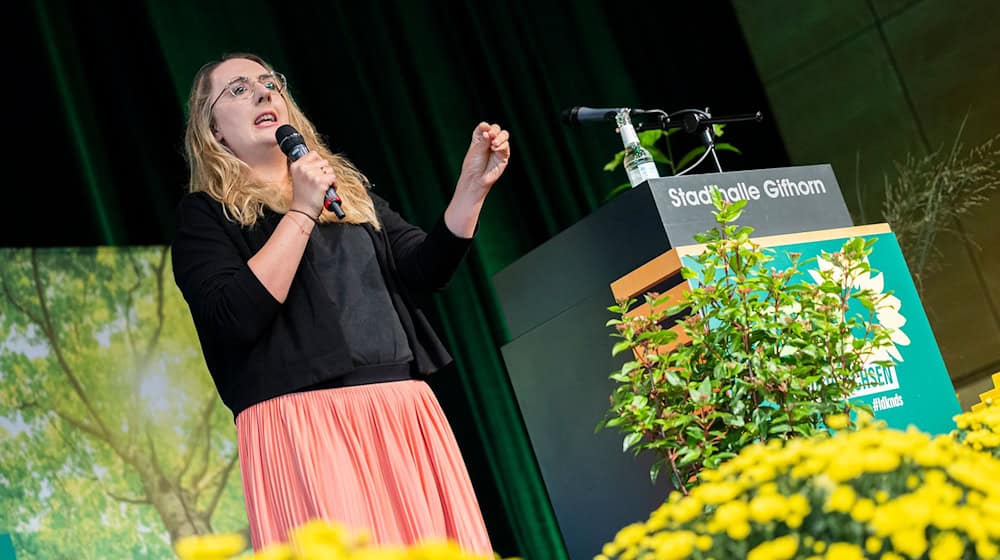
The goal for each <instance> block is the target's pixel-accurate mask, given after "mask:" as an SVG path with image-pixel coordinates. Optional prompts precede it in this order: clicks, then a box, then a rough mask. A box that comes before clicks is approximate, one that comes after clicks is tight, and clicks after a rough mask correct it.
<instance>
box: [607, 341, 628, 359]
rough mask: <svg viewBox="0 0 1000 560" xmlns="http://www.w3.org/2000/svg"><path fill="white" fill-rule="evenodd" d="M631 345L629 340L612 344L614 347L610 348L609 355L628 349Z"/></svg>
mask: <svg viewBox="0 0 1000 560" xmlns="http://www.w3.org/2000/svg"><path fill="white" fill-rule="evenodd" d="M631 346H632V342H631V341H629V340H623V341H621V342H619V343H617V344H615V345H614V347H613V348H612V349H611V355H612V356H617V355H618V354H620V353H622V352H624V351H625V350H628V349H629V348H630V347H631Z"/></svg>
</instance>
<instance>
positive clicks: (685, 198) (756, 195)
mask: <svg viewBox="0 0 1000 560" xmlns="http://www.w3.org/2000/svg"><path fill="white" fill-rule="evenodd" d="M712 191H719V194H721V195H722V199H723V200H725V201H726V202H736V201H737V200H760V199H761V196H762V195H764V196H767V197H768V198H790V197H798V196H815V195H821V194H826V183H824V182H823V180H822V179H810V180H808V181H793V180H791V179H788V178H787V177H782V178H778V179H768V180H766V181H764V185H763V191H762V190H761V187H758V186H757V185H748V184H746V183H744V182H742V181H741V182H738V183H736V184H735V185H732V186H728V187H720V186H719V185H714V184H713V185H705V186H703V187H701V188H700V189H695V190H684V189H681V188H676V187H674V188H671V189H668V190H667V196H668V197H669V198H670V204H672V205H673V206H674V207H675V208H681V207H685V206H711V204H712Z"/></svg>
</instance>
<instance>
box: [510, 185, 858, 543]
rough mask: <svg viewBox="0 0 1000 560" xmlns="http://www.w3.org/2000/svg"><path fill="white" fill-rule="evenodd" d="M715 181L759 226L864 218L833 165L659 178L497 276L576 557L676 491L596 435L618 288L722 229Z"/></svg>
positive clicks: (513, 360) (524, 393)
mask: <svg viewBox="0 0 1000 560" xmlns="http://www.w3.org/2000/svg"><path fill="white" fill-rule="evenodd" d="M712 188H718V189H719V190H720V191H721V192H722V193H723V195H724V196H725V197H727V198H729V199H730V200H736V199H747V200H749V203H748V205H747V207H746V209H745V211H744V213H743V216H742V217H741V219H740V220H739V224H740V225H747V226H751V227H753V228H754V230H755V236H769V235H780V234H791V233H800V232H805V231H813V230H824V229H834V228H843V227H850V226H852V225H853V224H852V222H851V218H850V214H849V213H848V211H847V207H846V205H845V204H844V200H843V197H842V195H841V193H840V188H839V186H838V184H837V180H836V178H835V177H834V174H833V171H832V169H831V168H830V166H829V165H815V166H803V167H788V168H777V169H760V170H753V171H739V172H730V173H713V174H704V175H690V176H681V177H668V178H661V179H653V180H650V181H648V182H646V183H643V184H641V185H639V186H638V187H636V188H634V189H631V190H629V191H627V192H625V193H623V194H621V195H620V196H618V197H617V198H615V199H614V200H612V201H610V202H609V203H607V204H606V205H604V206H602V207H601V208H599V209H597V210H595V211H594V212H593V213H592V214H591V215H590V216H588V217H586V218H584V219H583V220H581V221H580V222H579V223H577V224H574V225H573V226H571V227H569V228H568V229H566V230H565V231H563V232H561V233H559V234H558V235H556V236H555V237H553V238H552V239H550V240H549V241H547V242H545V243H543V244H542V245H540V246H539V247H537V248H535V249H534V250H532V251H531V252H529V253H528V254H526V255H524V256H523V257H522V258H520V259H518V260H517V261H515V262H514V263H512V264H511V265H510V266H508V267H507V268H505V269H503V270H501V271H500V272H498V273H497V274H496V275H495V276H494V278H493V281H494V286H495V288H496V291H497V295H498V297H499V300H500V304H501V308H502V310H503V313H504V316H505V318H506V320H507V327H508V330H509V332H510V335H511V341H510V342H509V343H507V344H505V345H504V346H503V347H502V348H501V352H502V355H503V359H504V362H505V364H506V366H507V371H508V373H509V375H510V380H511V385H512V387H513V389H514V393H515V396H516V397H517V401H518V406H519V407H520V410H521V415H522V418H523V419H524V423H525V426H526V428H527V431H528V436H529V439H530V441H531V445H532V449H533V451H534V453H535V458H536V460H537V462H538V466H539V470H540V471H541V474H542V479H543V481H544V483H545V488H546V490H547V492H548V497H549V500H550V502H551V504H552V507H553V510H554V512H555V516H556V521H557V522H558V524H559V529H560V532H561V533H562V536H563V540H564V542H565V544H566V549H567V551H568V553H569V556H570V558H572V559H573V560H577V559H579V560H583V559H586V560H590V559H591V558H593V556H594V555H595V554H597V553H599V552H600V548H601V546H602V545H603V544H604V543H606V542H609V541H610V540H612V538H613V537H614V535H615V532H617V531H618V529H620V528H622V527H624V526H625V525H627V524H629V523H633V522H636V521H641V520H644V519H646V518H647V517H648V515H649V513H650V512H651V511H652V510H653V509H654V508H656V507H657V506H658V505H659V504H660V503H662V501H663V500H664V499H665V498H666V496H667V495H668V493H669V491H670V487H669V485H668V484H667V481H666V477H661V478H660V480H659V481H658V482H657V484H656V485H655V486H654V485H652V484H651V483H650V481H649V475H648V472H649V467H650V466H651V464H652V459H651V458H648V457H644V456H640V457H634V456H632V455H631V454H624V453H622V436H620V435H619V434H618V433H617V432H616V431H615V430H610V429H609V430H601V431H598V432H596V433H595V427H596V426H597V424H598V422H599V421H600V420H601V419H602V418H603V417H604V414H605V412H606V411H607V409H608V408H609V406H610V403H609V397H610V395H611V392H612V390H613V388H614V382H613V381H611V380H609V379H608V375H610V374H611V372H612V371H614V370H615V369H618V368H619V367H621V364H622V363H623V361H624V359H625V357H624V356H622V355H619V356H618V357H616V358H612V357H611V347H612V345H613V339H611V338H610V337H609V334H610V331H609V329H608V328H607V327H605V326H604V324H605V322H606V321H607V320H608V319H610V318H612V314H611V312H609V311H608V310H607V307H608V306H609V305H612V304H614V298H613V297H612V293H611V290H610V289H609V286H610V284H611V283H612V282H614V281H615V280H617V279H619V278H621V277H623V276H625V275H626V274H628V273H629V272H631V271H632V270H634V269H636V268H638V267H640V266H641V265H643V264H645V263H647V262H648V261H650V260H652V259H654V258H655V257H657V256H659V255H661V254H663V253H664V252H665V251H667V250H669V249H671V248H675V247H679V246H685V245H691V244H692V243H693V242H694V241H693V236H694V234H695V233H698V232H702V231H705V230H707V229H710V228H712V227H715V225H716V224H715V220H714V218H713V216H712V211H713V210H714V208H713V207H712V205H711V201H710V199H709V191H710V190H711V189H712ZM677 280H678V281H679V279H677ZM669 287H670V286H664V287H663V288H669ZM661 291H662V290H661Z"/></svg>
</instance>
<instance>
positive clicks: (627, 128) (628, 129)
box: [618, 123, 639, 146]
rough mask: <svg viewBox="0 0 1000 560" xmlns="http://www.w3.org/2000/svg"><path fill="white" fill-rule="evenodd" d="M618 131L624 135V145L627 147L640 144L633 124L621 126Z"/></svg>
mask: <svg viewBox="0 0 1000 560" xmlns="http://www.w3.org/2000/svg"><path fill="white" fill-rule="evenodd" d="M618 131H619V132H620V133H621V135H622V143H623V144H625V145H626V146H630V145H632V144H638V143H639V135H638V134H636V133H635V127H634V126H632V123H628V124H623V125H621V126H619V127H618Z"/></svg>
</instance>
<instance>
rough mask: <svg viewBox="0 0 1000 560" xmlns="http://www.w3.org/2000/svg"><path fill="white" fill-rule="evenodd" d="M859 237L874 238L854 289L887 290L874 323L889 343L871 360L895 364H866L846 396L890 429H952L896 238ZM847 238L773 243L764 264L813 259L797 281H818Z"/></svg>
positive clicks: (939, 362)
mask: <svg viewBox="0 0 1000 560" xmlns="http://www.w3.org/2000/svg"><path fill="white" fill-rule="evenodd" d="M861 237H864V238H865V239H875V240H876V241H875V244H874V245H873V246H872V253H871V254H870V255H869V256H868V262H869V264H870V265H871V268H872V271H871V273H869V274H868V275H867V276H863V277H862V278H860V279H859V281H858V282H859V284H860V285H857V286H856V287H858V288H862V289H863V288H868V289H870V290H872V291H873V292H874V293H875V294H887V295H886V296H885V297H884V298H883V299H882V301H881V303H880V304H879V306H878V309H877V314H876V321H877V322H878V323H880V324H881V325H882V326H884V327H887V328H888V329H889V330H890V332H891V334H892V344H890V345H887V346H885V347H883V348H881V349H880V350H879V351H878V352H877V353H876V354H875V355H874V356H872V358H871V360H870V362H879V361H888V360H892V361H893V362H895V366H893V367H883V366H880V365H876V364H874V363H870V365H869V366H867V367H866V368H865V370H864V371H862V372H860V373H859V382H860V383H859V388H858V390H857V391H855V392H854V393H853V395H852V396H851V400H852V402H855V403H858V404H866V405H869V406H871V408H872V410H873V412H874V413H875V418H876V419H878V420H884V421H885V422H886V423H887V424H888V425H889V427H891V428H899V429H906V428H907V427H908V426H911V425H912V426H916V427H917V428H919V429H920V430H922V431H925V432H928V433H931V434H944V433H948V432H949V431H951V430H952V429H954V427H955V423H954V422H953V421H952V417H953V416H954V415H956V414H958V413H959V412H961V408H960V407H959V404H958V398H957V397H956V395H955V389H954V387H953V386H952V383H951V378H950V377H949V376H948V370H947V369H946V368H945V364H944V360H943V359H942V357H941V352H940V350H939V349H938V345H937V342H936V341H935V339H934V333H933V332H932V331H931V327H930V324H929V323H928V321H927V315H926V314H925V313H924V307H923V305H922V304H921V302H920V298H919V296H918V295H917V290H916V287H915V286H914V284H913V279H912V278H911V276H910V271H909V269H908V268H907V266H906V261H905V260H904V259H903V253H902V251H900V248H899V243H897V242H896V236H895V235H894V234H892V233H882V234H875V235H865V236H861ZM847 239H848V238H847V237H840V238H833V239H825V240H820V241H812V242H807V243H794V244H787V245H775V246H772V247H771V249H773V250H774V255H773V256H774V260H773V261H772V262H771V263H770V264H769V265H770V266H773V267H775V268H777V269H782V268H787V267H789V266H790V265H791V261H790V260H789V258H788V254H789V253H801V254H802V257H801V259H802V262H804V261H806V260H807V259H813V260H812V261H811V262H809V263H808V264H807V265H804V266H802V267H801V269H802V272H803V277H802V278H801V280H802V281H804V282H819V270H820V269H828V268H831V267H833V265H832V264H831V263H829V262H827V261H825V260H823V258H822V254H823V252H824V251H825V252H827V253H835V252H837V251H839V250H840V249H841V247H842V246H843V244H844V241H846V240H847ZM682 259H683V263H684V265H685V266H687V267H689V268H691V269H693V270H698V269H699V267H698V266H697V263H695V262H694V259H693V258H692V257H682ZM858 311H859V312H860V311H861V309H860V306H859V309H858Z"/></svg>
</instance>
